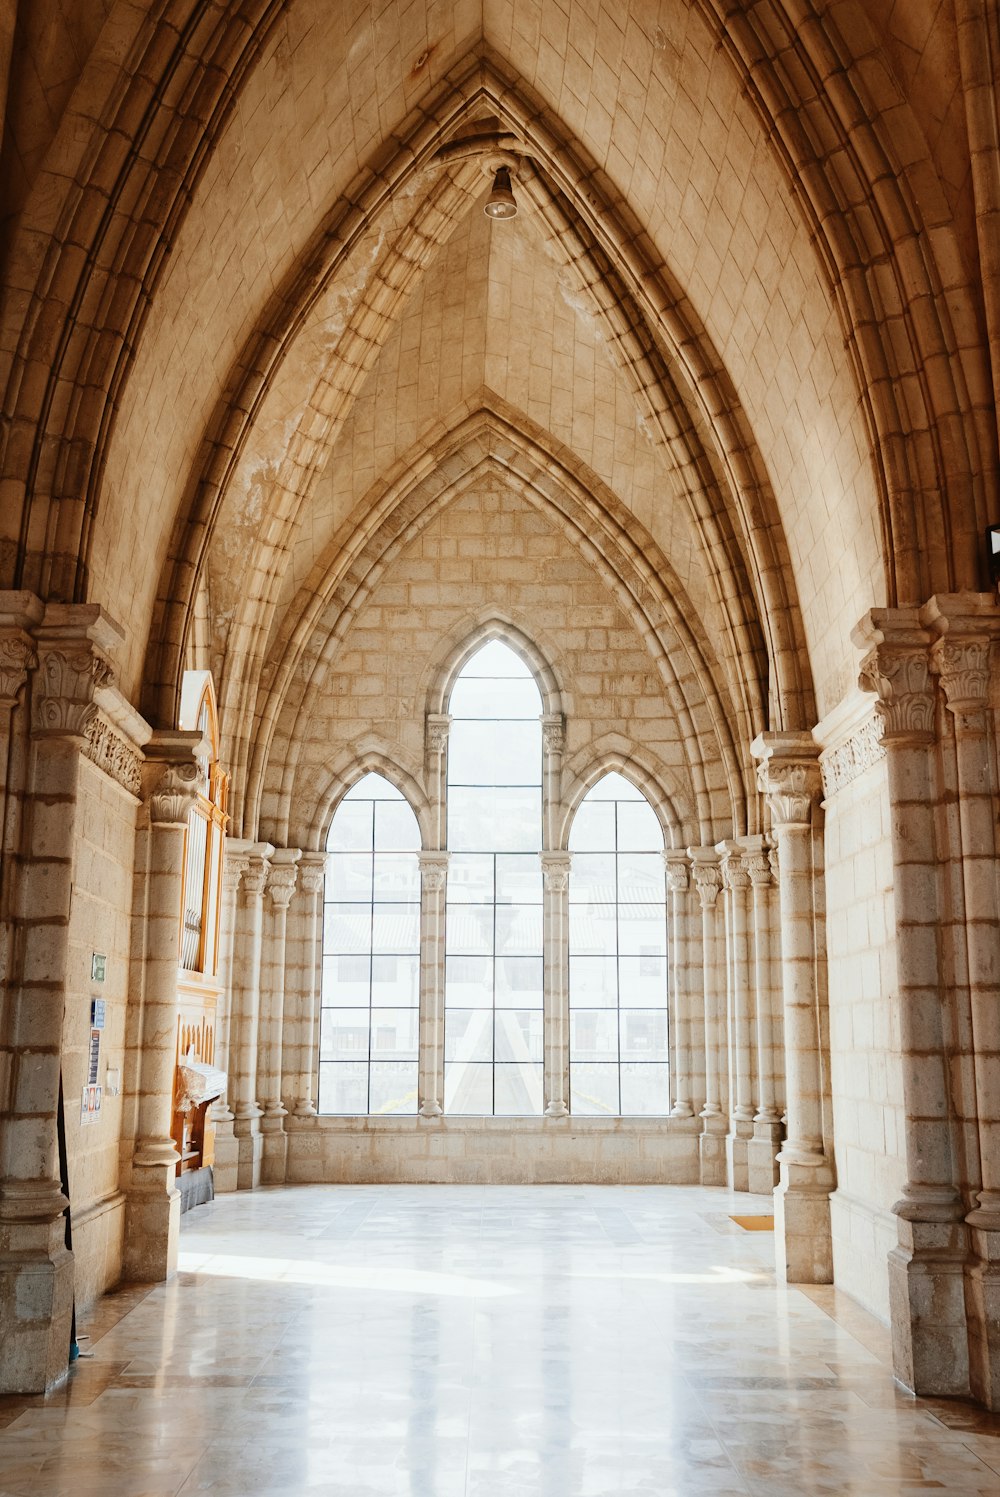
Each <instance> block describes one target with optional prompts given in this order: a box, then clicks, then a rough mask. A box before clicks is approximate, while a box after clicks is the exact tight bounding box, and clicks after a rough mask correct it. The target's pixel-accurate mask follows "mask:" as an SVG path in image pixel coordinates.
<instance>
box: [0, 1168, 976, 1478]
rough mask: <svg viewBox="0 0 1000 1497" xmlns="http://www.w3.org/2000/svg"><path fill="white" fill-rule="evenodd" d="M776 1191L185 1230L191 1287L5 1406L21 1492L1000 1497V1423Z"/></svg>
mask: <svg viewBox="0 0 1000 1497" xmlns="http://www.w3.org/2000/svg"><path fill="white" fill-rule="evenodd" d="M768 1207H769V1203H768V1202H767V1201H766V1200H765V1199H759V1198H754V1197H749V1198H748V1197H747V1196H733V1195H730V1194H729V1193H727V1192H726V1191H720V1190H701V1189H695V1188H678V1187H599V1186H593V1187H578V1186H551V1187H544V1186H536V1187H530V1188H529V1187H526V1188H519V1187H505V1186H497V1187H472V1186H457V1187H448V1186H420V1187H407V1186H365V1187H345V1186H311V1187H299V1188H294V1189H284V1190H265V1191H260V1192H257V1193H255V1194H253V1195H237V1196H225V1197H222V1198H220V1199H219V1200H217V1201H215V1202H214V1203H213V1204H212V1205H210V1206H205V1207H201V1208H199V1209H197V1210H196V1211H194V1212H192V1213H191V1214H190V1216H189V1217H187V1218H185V1222H184V1229H183V1236H182V1243H181V1272H180V1273H179V1274H178V1275H177V1277H176V1278H175V1279H174V1280H173V1281H172V1282H171V1283H169V1284H166V1285H159V1286H156V1287H154V1288H152V1289H136V1288H134V1287H130V1288H129V1289H128V1290H125V1291H122V1292H121V1293H120V1294H116V1295H111V1296H109V1297H108V1298H107V1299H105V1300H104V1301H102V1302H101V1304H100V1305H98V1306H97V1307H95V1309H94V1311H93V1312H92V1313H91V1314H90V1315H89V1316H88V1317H87V1325H86V1326H85V1327H84V1329H89V1330H90V1332H91V1335H92V1337H93V1341H92V1342H91V1347H92V1349H93V1351H94V1358H93V1360H91V1361H87V1362H84V1363H80V1364H78V1366H77V1367H76V1369H75V1370H74V1371H73V1373H72V1374H71V1376H70V1379H69V1381H68V1383H67V1384H66V1385H65V1386H64V1387H63V1388H61V1389H59V1390H58V1391H57V1392H56V1393H54V1394H52V1395H51V1396H50V1397H48V1398H45V1399H42V1398H22V1399H0V1497H97V1494H101V1497H195V1494H206V1497H649V1494H655V1497H702V1494H704V1497H803V1494H813V1493H815V1494H823V1497H827V1494H829V1497H834V1494H836V1497H910V1494H916V1493H926V1492H939V1493H948V1494H949V1497H986V1494H989V1497H998V1494H1000V1418H995V1417H993V1416H990V1415H986V1414H984V1413H982V1411H979V1410H976V1409H975V1408H974V1407H973V1406H972V1405H969V1404H962V1403H956V1402H947V1401H944V1400H927V1399H914V1398H911V1397H909V1396H908V1395H906V1394H905V1393H903V1392H902V1391H901V1390H900V1389H899V1388H897V1387H896V1385H895V1384H894V1383H893V1380H892V1376H891V1372H890V1370H889V1367H888V1365H887V1356H888V1337H887V1333H886V1332H885V1330H884V1328H883V1327H881V1326H879V1325H878V1324H877V1323H876V1322H875V1321H873V1320H872V1319H871V1317H869V1316H867V1315H866V1314H865V1313H864V1312H863V1311H861V1310H860V1309H859V1308H858V1307H857V1306H855V1305H854V1304H853V1303H852V1302H851V1301H850V1300H847V1299H846V1298H845V1297H844V1296H843V1295H840V1294H838V1293H837V1292H836V1291H835V1290H832V1289H810V1290H808V1291H802V1290H798V1289H791V1288H788V1287H787V1286H786V1285H784V1284H781V1283H777V1282H776V1281H775V1276H774V1271H773V1267H772V1238H771V1236H770V1235H769V1234H767V1233H765V1232H759V1231H758V1232H747V1231H744V1230H743V1229H742V1228H741V1227H740V1226H739V1225H738V1224H736V1223H735V1222H733V1221H732V1220H731V1213H733V1212H738V1213H741V1214H758V1215H759V1214H761V1213H762V1212H766V1211H767V1210H768Z"/></svg>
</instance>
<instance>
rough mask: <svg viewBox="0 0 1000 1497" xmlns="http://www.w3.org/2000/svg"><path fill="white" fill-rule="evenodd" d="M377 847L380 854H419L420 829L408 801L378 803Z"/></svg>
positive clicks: (376, 808) (376, 810)
mask: <svg viewBox="0 0 1000 1497" xmlns="http://www.w3.org/2000/svg"><path fill="white" fill-rule="evenodd" d="M375 846H376V847H377V848H378V850H379V852H417V851H419V849H420V828H419V827H418V826H417V818H416V817H415V816H414V814H413V812H412V811H411V810H410V807H409V806H408V805H407V803H406V801H377V802H376V805H375Z"/></svg>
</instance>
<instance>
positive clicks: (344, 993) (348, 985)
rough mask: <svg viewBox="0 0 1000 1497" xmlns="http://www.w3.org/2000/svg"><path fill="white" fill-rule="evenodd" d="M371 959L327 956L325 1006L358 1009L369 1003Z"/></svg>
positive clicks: (324, 970) (324, 980) (324, 971)
mask: <svg viewBox="0 0 1000 1497" xmlns="http://www.w3.org/2000/svg"><path fill="white" fill-rule="evenodd" d="M370 970H371V958H370V957H369V956H368V954H367V952H366V953H365V954H364V955H363V956H325V957H324V958H323V1005H324V1007H326V1006H327V1005H329V1004H337V1005H338V1006H339V1007H341V1008H344V1007H347V1008H350V1007H351V1006H352V1005H353V1006H355V1007H357V1006H358V1005H359V1004H365V1005H367V1003H368V993H369V987H368V983H369V976H370Z"/></svg>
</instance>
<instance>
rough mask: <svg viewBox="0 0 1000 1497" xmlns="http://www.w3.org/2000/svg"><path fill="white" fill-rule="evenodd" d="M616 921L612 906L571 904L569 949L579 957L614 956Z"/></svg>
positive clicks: (616, 937) (616, 938)
mask: <svg viewBox="0 0 1000 1497" xmlns="http://www.w3.org/2000/svg"><path fill="white" fill-rule="evenodd" d="M617 941H618V936H617V921H616V919H615V906H614V905H613V904H611V905H608V904H571V905H570V907H569V949H570V951H572V952H573V953H574V954H575V955H579V956H589V955H593V956H614V954H615V951H616V950H617Z"/></svg>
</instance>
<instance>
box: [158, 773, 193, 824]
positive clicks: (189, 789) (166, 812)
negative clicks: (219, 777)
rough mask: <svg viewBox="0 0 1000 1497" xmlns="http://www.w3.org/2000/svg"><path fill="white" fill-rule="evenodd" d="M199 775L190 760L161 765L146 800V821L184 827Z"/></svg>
mask: <svg viewBox="0 0 1000 1497" xmlns="http://www.w3.org/2000/svg"><path fill="white" fill-rule="evenodd" d="M200 780H201V772H200V770H199V768H198V764H197V761H196V760H194V759H187V760H183V761H181V762H180V763H177V764H165V765H164V767H163V773H162V774H161V775H160V778H159V779H158V780H157V782H156V786H155V788H154V789H153V791H152V793H151V795H150V797H149V820H150V823H151V825H153V826H186V825H187V819H188V813H189V811H190V810H191V807H192V806H193V805H194V804H195V803H196V801H197V799H198V786H199V783H200Z"/></svg>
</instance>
